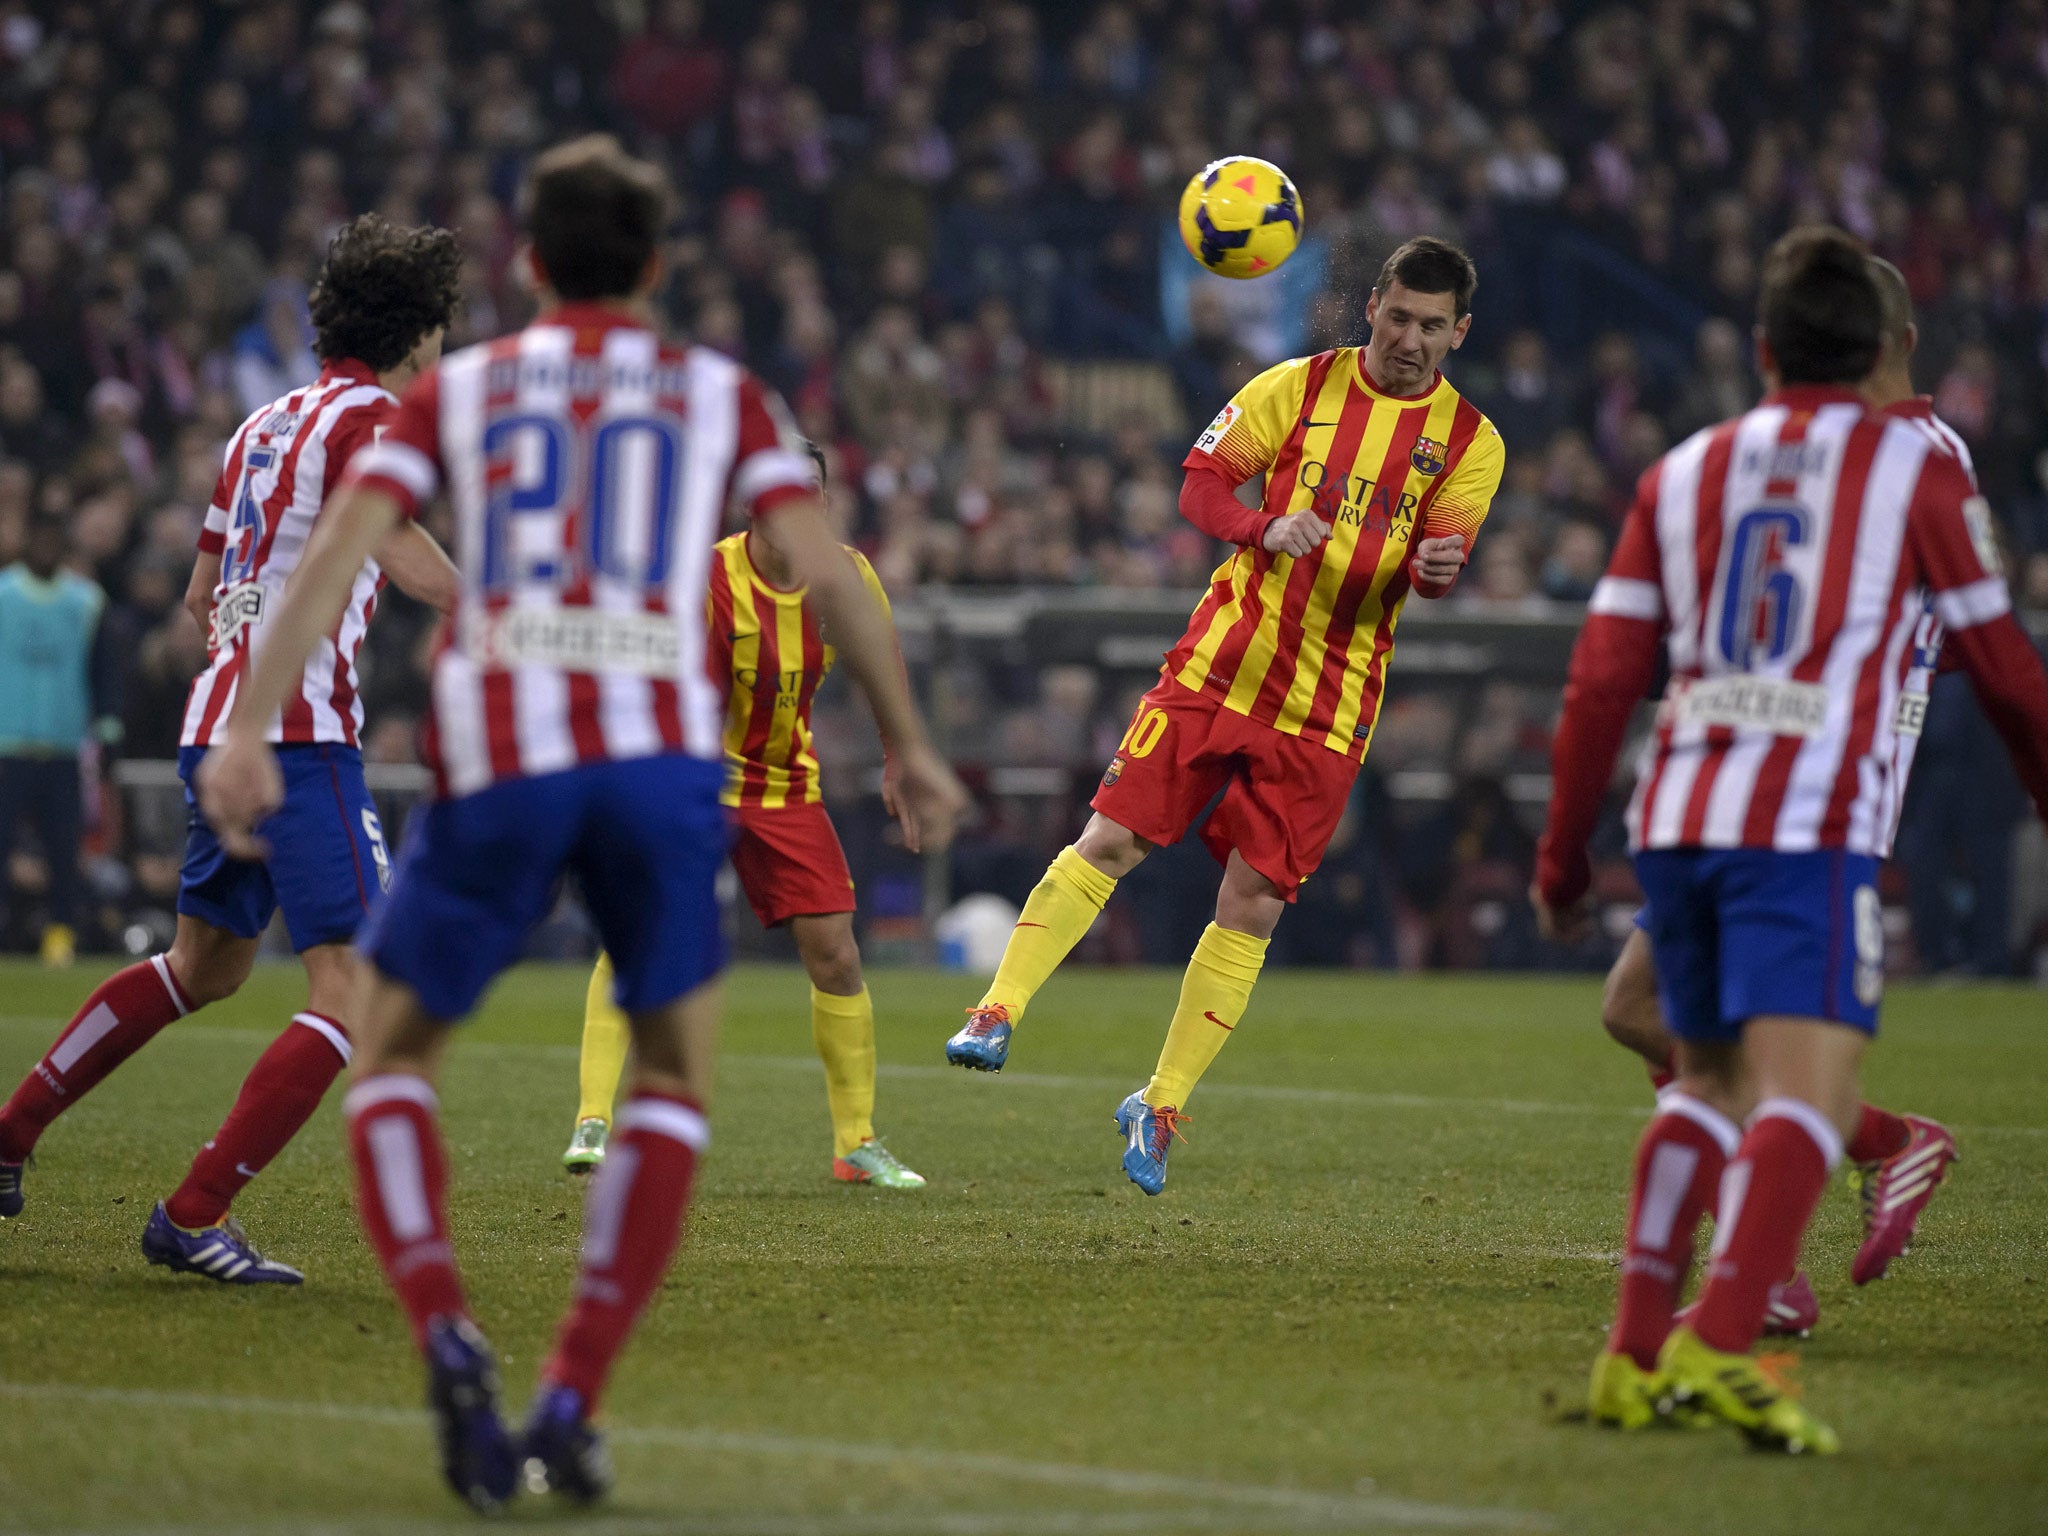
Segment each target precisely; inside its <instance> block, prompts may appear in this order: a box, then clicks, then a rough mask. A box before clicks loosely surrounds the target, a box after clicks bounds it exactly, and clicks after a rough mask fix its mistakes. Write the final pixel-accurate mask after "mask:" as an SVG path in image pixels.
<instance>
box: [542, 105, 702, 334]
mask: <svg viewBox="0 0 2048 1536" xmlns="http://www.w3.org/2000/svg"><path fill="white" fill-rule="evenodd" d="M525 203H526V228H527V233H528V234H529V236H531V238H532V240H533V251H532V261H533V267H534V273H533V275H534V277H535V279H536V280H537V281H538V282H539V284H540V285H541V287H542V288H544V289H546V290H547V291H548V292H550V293H552V294H553V295H554V296H555V297H556V298H558V299H570V300H578V299H584V300H588V299H624V298H631V297H633V296H634V295H636V294H642V293H647V292H650V291H652V289H653V288H654V285H655V284H656V283H657V282H658V281H659V280H660V277H661V263H660V261H659V259H658V258H659V253H660V250H661V235H662V230H663V229H664V228H665V227H666V225H667V224H668V215H669V195H668V183H667V181H666V180H665V179H664V178H663V176H662V174H661V172H660V171H658V170H657V169H655V168H654V167H653V166H651V165H649V164H648V163H647V162H646V161H644V160H635V159H634V158H633V157H632V156H631V155H629V154H627V153H626V152H625V150H624V149H622V148H620V146H619V141H618V140H617V139H615V138H613V137H612V136H611V135H610V134H605V133H593V134H587V135H585V136H584V137H583V138H580V139H571V140H570V141H569V142H568V143H566V144H557V145H556V146H555V147H554V148H553V149H551V150H549V151H548V152H547V153H546V154H544V155H542V156H541V157H540V158H539V159H538V160H536V161H534V163H533V171H532V174H531V175H529V176H528V178H527V182H526V195H525Z"/></svg>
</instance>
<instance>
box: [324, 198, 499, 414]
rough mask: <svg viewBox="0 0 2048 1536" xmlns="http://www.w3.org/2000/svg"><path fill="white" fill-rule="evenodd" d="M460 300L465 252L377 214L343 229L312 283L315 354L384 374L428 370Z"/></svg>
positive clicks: (430, 230)
mask: <svg viewBox="0 0 2048 1536" xmlns="http://www.w3.org/2000/svg"><path fill="white" fill-rule="evenodd" d="M461 294H462V250H461V248H460V247H459V246H457V245H456V243H455V237H454V236H453V235H451V234H450V233H449V232H448V231H447V230H445V229H436V228H434V227H433V226H432V225H430V224H423V225H421V226H420V227H419V228H417V229H402V228H400V227H399V226H398V225H396V224H392V223H390V222H388V221H387V220H385V219H383V218H381V217H380V216H378V215H377V214H374V213H366V214H363V215H362V216H361V217H360V218H355V219H351V220H349V221H348V223H346V224H344V225H342V226H341V232H340V233H339V234H337V235H336V236H335V237H334V239H333V240H332V241H331V242H329V244H328V247H327V260H326V262H325V263H324V264H323V265H322V266H321V268H320V275H319V276H318V277H317V278H315V279H314V281H313V293H312V297H311V299H310V301H309V307H310V308H311V310H312V315H313V351H314V352H315V354H317V355H318V357H319V358H320V360H321V361H322V362H324V363H338V362H340V361H341V360H342V359H343V358H354V359H355V360H356V361H357V362H359V363H362V364H364V365H365V366H367V367H369V368H370V369H371V370H373V371H374V372H376V373H378V374H380V375H383V374H391V373H396V372H399V371H400V370H402V369H410V370H411V371H413V372H418V371H419V370H420V369H423V368H430V367H432V366H433V364H434V360H435V359H436V358H438V357H439V356H440V355H441V336H442V333H443V332H445V331H446V330H447V328H448V322H449V320H450V319H452V318H453V317H454V314H455V305H456V302H457V301H458V300H459V299H460V297H461Z"/></svg>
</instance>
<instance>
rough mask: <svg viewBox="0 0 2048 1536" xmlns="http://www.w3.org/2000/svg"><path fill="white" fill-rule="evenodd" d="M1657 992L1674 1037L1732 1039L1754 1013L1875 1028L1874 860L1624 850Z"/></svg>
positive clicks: (1879, 942)
mask: <svg viewBox="0 0 2048 1536" xmlns="http://www.w3.org/2000/svg"><path fill="white" fill-rule="evenodd" d="M1636 879H1637V881H1638V882H1639V883H1640V884H1641V885H1642V888H1643V895H1644V896H1645V897H1646V898H1647V901H1646V905H1645V908H1644V911H1645V913H1646V920H1645V922H1644V924H1643V926H1644V929H1645V931H1647V932H1648V934H1649V935H1650V947H1651V950H1652V951H1653V952H1654V954H1655V956H1656V960H1657V996H1658V999H1659V1001H1661V1002H1662V1004H1663V1006H1664V1018H1665V1020H1666V1021H1667V1022H1668V1023H1669V1024H1670V1026H1671V1031H1672V1033H1673V1034H1675V1035H1677V1036H1678V1037H1679V1038H1680V1039H1682V1040H1736V1039H1739V1038H1740V1037H1741V1035H1742V1026H1743V1025H1744V1024H1746V1023H1748V1022H1749V1020H1751V1019H1753V1018H1756V1017H1758V1016H1759V1015H1762V1014H1781V1015H1785V1016H1788V1017H1791V1018H1801V1019H1826V1020H1829V1021H1830V1022H1833V1023H1836V1024H1847V1025H1850V1026H1852V1027H1853V1028H1856V1029H1860V1030H1862V1031H1864V1032H1865V1033H1866V1034H1875V1033H1876V1032H1877V1005H1878V1002H1879V999H1880V998H1881V997H1882V996H1883V994H1884V922H1883V913H1882V909H1881V908H1880V907H1879V905H1878V898H1877V860H1876V859H1874V858H1871V857H1870V856H1869V855H1867V854H1860V853H1846V852H1844V851H1842V850H1841V849H1839V848H1823V849H1819V850H1817V851H1815V852H1812V853H1777V852H1774V851H1773V850H1771V849H1769V848H1725V849H1707V848H1660V849H1655V850H1652V851H1650V852H1645V853H1639V854H1637V855H1636Z"/></svg>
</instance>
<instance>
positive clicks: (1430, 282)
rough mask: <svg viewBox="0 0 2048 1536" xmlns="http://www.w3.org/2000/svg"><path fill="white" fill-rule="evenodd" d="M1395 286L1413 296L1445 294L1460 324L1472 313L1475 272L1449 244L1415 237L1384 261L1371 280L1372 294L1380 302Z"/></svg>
mask: <svg viewBox="0 0 2048 1536" xmlns="http://www.w3.org/2000/svg"><path fill="white" fill-rule="evenodd" d="M1396 283H1399V284H1400V285H1401V286H1402V287H1403V288H1409V289H1413V290H1414V291H1415V292H1416V293H1448V294H1449V295H1450V296H1451V311H1452V313H1453V315H1454V316H1455V317H1456V318H1457V319H1460V320H1462V319H1464V318H1465V317H1466V316H1467V315H1469V314H1470V313H1471V312H1472V293H1473V290H1474V289H1476V288H1477V287H1478V286H1479V269H1478V268H1477V267H1475V266H1473V265H1472V258H1471V257H1470V256H1467V255H1466V254H1465V253H1464V252H1463V251H1461V250H1459V249H1458V248H1457V247H1456V246H1455V245H1453V244H1451V242H1450V241H1448V240H1439V239H1437V238H1436V236H1434V235H1419V236H1417V237H1416V238H1415V239H1413V240H1410V241H1409V242H1408V243H1407V244H1405V245H1403V246H1401V247H1400V248H1399V249H1398V250H1396V251H1395V252H1394V254H1393V255H1391V256H1389V257H1388V258H1387V260H1386V264H1385V265H1384V266H1382V267H1381V268H1380V275H1379V276H1378V277H1376V278H1374V279H1373V285H1372V291H1373V292H1374V293H1377V294H1379V295H1380V296H1381V297H1382V298H1384V297H1385V296H1386V292H1387V290H1388V289H1389V288H1391V287H1393V286H1394V284H1396Z"/></svg>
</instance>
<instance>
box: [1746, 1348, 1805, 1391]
mask: <svg viewBox="0 0 2048 1536" xmlns="http://www.w3.org/2000/svg"><path fill="white" fill-rule="evenodd" d="M1756 1368H1757V1369H1758V1370H1759V1371H1761V1372H1763V1374H1764V1378H1765V1379H1766V1380H1767V1381H1769V1382H1770V1384H1771V1385H1772V1386H1774V1387H1776V1388H1777V1389H1778V1390H1779V1391H1780V1392H1782V1393H1784V1394H1785V1396H1787V1397H1792V1398H1796V1397H1798V1396H1799V1394H1800V1387H1799V1383H1798V1382H1796V1381H1794V1380H1793V1379H1792V1373H1793V1372H1794V1371H1795V1370H1797V1369H1798V1368H1799V1356H1798V1355H1796V1354H1794V1353H1792V1352H1791V1351H1790V1350H1780V1351H1778V1352H1776V1353H1774V1354H1767V1355H1758V1356H1757V1357H1756Z"/></svg>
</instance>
